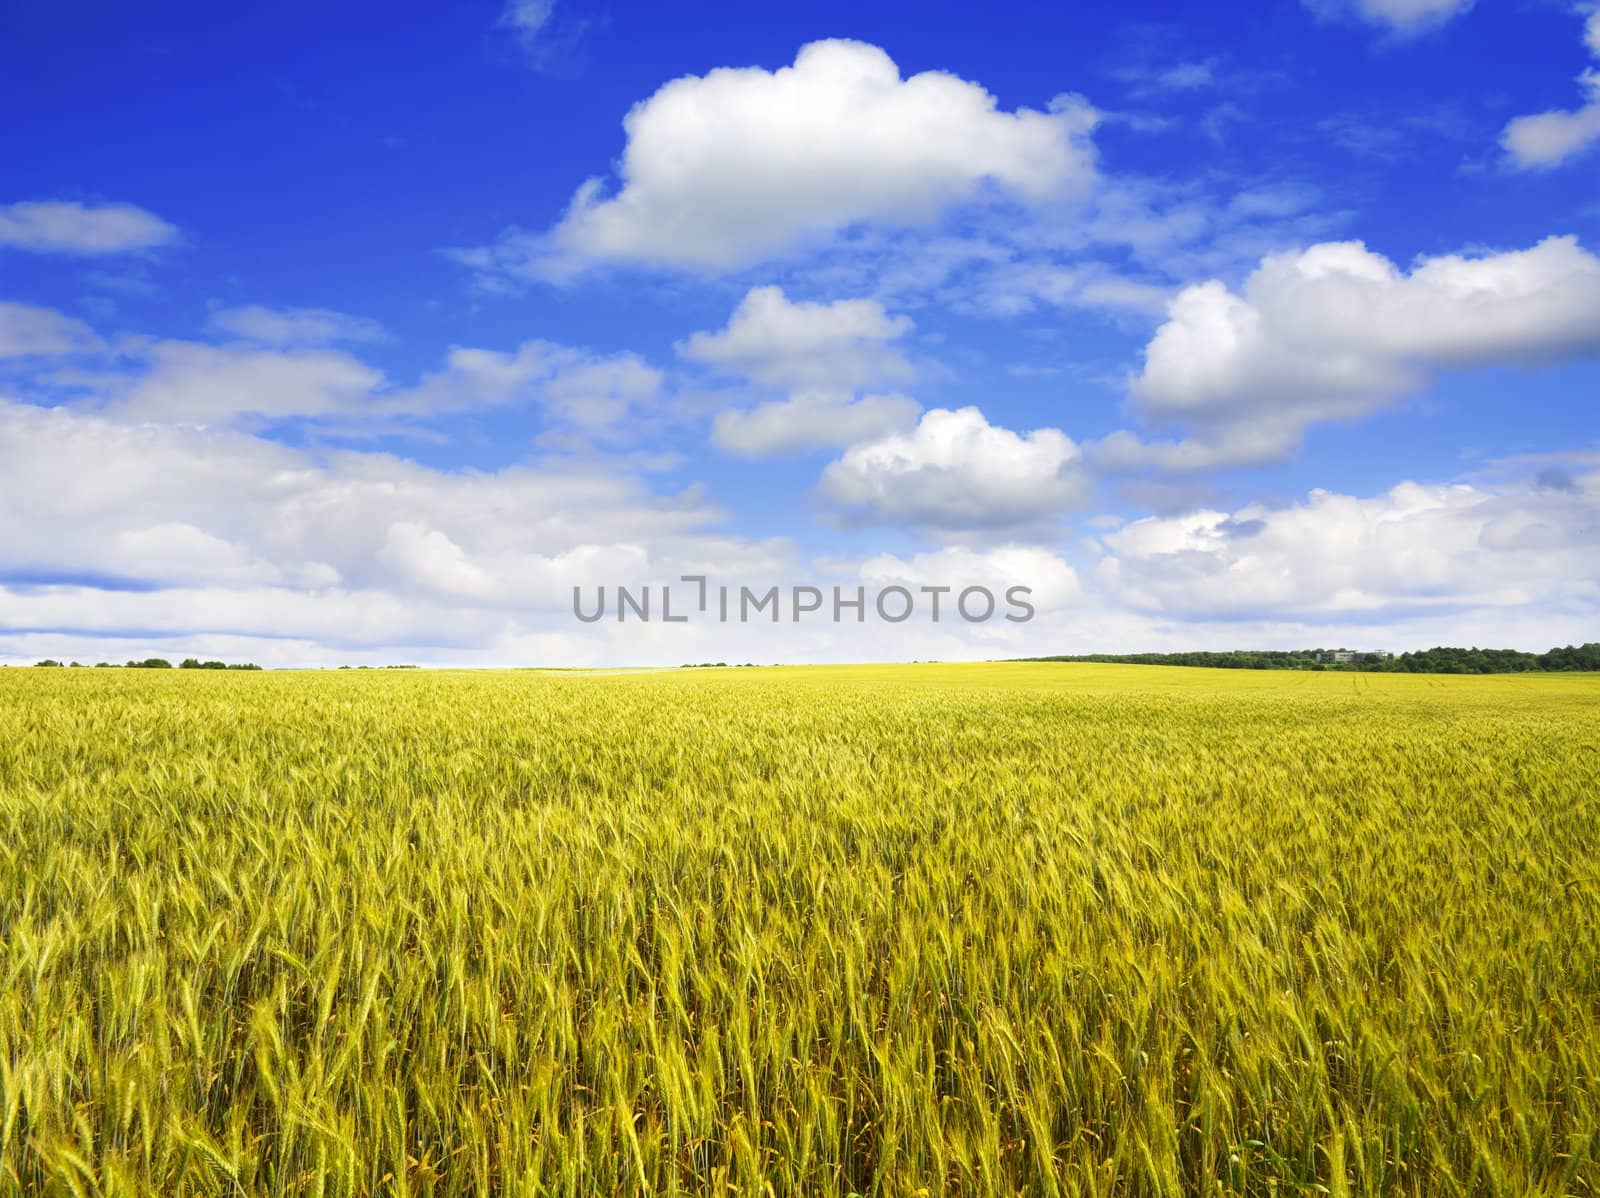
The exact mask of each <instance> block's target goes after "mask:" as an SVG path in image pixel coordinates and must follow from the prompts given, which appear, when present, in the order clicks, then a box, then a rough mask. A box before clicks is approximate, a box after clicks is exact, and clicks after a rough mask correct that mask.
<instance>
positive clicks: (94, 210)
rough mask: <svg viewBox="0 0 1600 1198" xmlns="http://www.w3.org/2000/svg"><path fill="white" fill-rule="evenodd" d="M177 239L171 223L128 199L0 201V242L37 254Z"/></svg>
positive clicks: (119, 248) (106, 250)
mask: <svg viewBox="0 0 1600 1198" xmlns="http://www.w3.org/2000/svg"><path fill="white" fill-rule="evenodd" d="M177 239H178V230H177V229H176V228H174V227H173V226H172V225H169V224H168V223H167V222H166V221H164V220H162V219H161V218H160V217H159V216H156V215H155V214H154V213H152V212H146V211H145V210H144V209H143V208H138V207H135V206H134V205H133V204H80V203H77V202H75V201H69V200H23V201H19V202H17V203H15V204H6V205H0V247H10V248H12V249H19V250H31V251H34V252H36V253H42V254H121V253H129V252H132V251H135V250H148V249H155V248H156V247H158V246H163V245H170V244H171V243H173V242H175V241H177Z"/></svg>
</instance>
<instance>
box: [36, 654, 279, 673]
mask: <svg viewBox="0 0 1600 1198" xmlns="http://www.w3.org/2000/svg"><path fill="white" fill-rule="evenodd" d="M34 664H35V666H36V667H44V668H47V669H48V668H56V669H73V670H81V669H83V668H84V665H83V663H82V662H81V661H73V662H60V661H56V660H54V659H53V658H49V657H47V658H45V659H44V660H43V661H40V662H35V663H34ZM94 668H95V669H97V670H170V669H173V668H174V667H173V664H172V663H171V662H170V661H168V660H167V659H166V658H164V657H147V658H145V659H144V660H143V661H130V662H128V663H127V664H126V665H121V666H119V665H115V664H113V663H112V662H109V661H97V662H95V663H94ZM176 668H177V669H180V670H259V669H260V668H261V667H260V666H258V665H256V663H255V662H253V661H247V662H241V663H238V664H234V663H231V662H226V661H201V660H200V659H199V658H197V657H186V658H184V659H183V660H182V661H180V662H179V663H178V665H177V667H176Z"/></svg>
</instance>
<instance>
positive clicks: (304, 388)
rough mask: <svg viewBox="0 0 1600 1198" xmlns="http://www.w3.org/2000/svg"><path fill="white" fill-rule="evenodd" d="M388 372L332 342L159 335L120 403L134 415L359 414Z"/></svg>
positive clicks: (209, 418) (217, 420) (224, 418)
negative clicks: (270, 344)
mask: <svg viewBox="0 0 1600 1198" xmlns="http://www.w3.org/2000/svg"><path fill="white" fill-rule="evenodd" d="M382 382H383V375H382V374H381V373H379V372H378V371H377V370H375V369H373V368H372V367H370V366H367V365H365V364H364V363H362V362H359V361H357V360H356V359H355V358H352V357H351V356H350V355H348V354H345V353H340V352H338V351H336V350H326V349H287V350H267V349H253V348H249V347H245V346H234V345H202V344H200V343H198V342H192V341H158V342H156V343H155V344H154V345H152V346H150V348H149V351H148V355H147V368H146V369H145V371H144V373H142V374H141V375H139V376H138V377H137V378H136V379H135V380H134V381H133V382H132V383H131V385H129V387H128V388H127V390H126V392H125V393H124V395H123V397H122V398H121V400H120V401H119V402H118V403H117V404H116V405H115V406H116V408H117V409H118V411H119V413H120V414H121V415H122V416H124V417H125V418H128V419H136V420H163V421H180V422H185V423H194V424H226V423H228V422H230V421H232V420H235V419H237V418H239V417H242V416H255V417H263V418H266V419H276V418H283V417H289V416H306V417H317V416H330V415H350V414H353V413H359V412H360V411H361V410H362V408H363V406H364V405H366V404H367V403H368V402H369V400H370V397H371V395H372V393H373V391H374V390H375V389H376V388H377V387H378V386H379V385H380V384H381V383H382Z"/></svg>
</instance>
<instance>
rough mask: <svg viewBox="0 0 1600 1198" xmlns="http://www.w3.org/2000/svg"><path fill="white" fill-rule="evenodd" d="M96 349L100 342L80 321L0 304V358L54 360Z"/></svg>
mask: <svg viewBox="0 0 1600 1198" xmlns="http://www.w3.org/2000/svg"><path fill="white" fill-rule="evenodd" d="M98 348H100V339H99V338H98V337H96V336H95V334H94V330H92V329H91V328H90V327H89V326H88V325H86V324H84V323H83V322H82V321H81V320H74V319H72V317H70V316H64V315H62V314H61V313H60V312H57V311H55V310H53V309H51V308H35V307H32V306H31V305H28V304H16V303H10V302H8V301H4V300H0V358H25V357H34V356H37V357H56V356H61V355H65V354H77V353H88V352H92V351H94V350H96V349H98Z"/></svg>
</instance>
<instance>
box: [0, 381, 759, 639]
mask: <svg viewBox="0 0 1600 1198" xmlns="http://www.w3.org/2000/svg"><path fill="white" fill-rule="evenodd" d="M62 478H71V479H73V480H74V483H73V486H71V487H70V488H63V487H61V486H59V485H57V482H56V481H55V480H59V479H62ZM723 515H724V514H723V513H722V512H721V511H720V509H718V508H717V507H716V506H715V505H714V504H712V503H711V502H710V501H709V500H708V499H706V498H705V497H704V496H703V495H701V494H699V493H698V492H694V491H689V492H684V493H680V494H676V495H667V496H658V495H655V494H653V493H652V492H650V491H649V490H648V489H647V488H646V487H645V486H644V485H643V484H642V483H641V482H640V481H639V480H638V479H636V478H634V477H631V476H628V475H625V474H617V473H615V472H613V471H610V470H606V469H602V468H600V467H593V468H579V467H577V466H570V467H568V468H564V469H563V468H558V467H556V466H554V465H547V466H535V465H522V466H514V467H508V468H506V469H503V470H499V471H495V472H474V471H467V472H461V473H451V472H444V471H437V470H433V469H430V468H427V467H424V466H421V465H418V464H416V463H413V462H407V461H404V460H402V459H399V458H395V457H391V456H389V455H385V454H378V453H366V452H356V451H339V452H334V453H326V454H313V453H310V452H307V451H303V450H297V449H291V448H289V447H287V446H284V445H280V444H277V443H275V442H272V441H269V440H266V439H264V438H260V437H256V436H251V435H249V434H247V433H243V432H237V431H232V430H225V429H204V428H197V427H192V426H174V425H164V424H152V423H140V424H133V423H126V422H123V421H120V420H117V419H115V418H112V417H108V416H105V415H98V414H90V413H84V412H79V411H75V410H72V409H68V408H38V407H33V406H30V405H27V404H20V403H12V402H6V401H3V400H0V581H3V580H5V579H7V578H16V577H21V578H26V579H33V580H36V581H37V580H41V579H43V580H50V579H57V580H70V579H73V578H77V577H82V576H93V577H96V578H101V579H110V580H113V581H114V582H116V584H117V585H118V586H120V587H122V588H123V589H125V590H127V591H128V592H129V593H135V594H137V593H141V592H149V591H161V590H171V589H184V588H196V587H198V588H202V589H205V590H208V591H217V590H223V591H226V590H234V589H237V590H248V591H252V592H255V591H259V590H261V589H262V588H277V589H281V590H284V591H292V592H295V593H296V594H297V595H301V596H307V595H309V594H312V593H316V594H320V593H323V592H326V591H330V590H331V591H337V592H338V593H339V595H345V596H348V595H351V594H357V593H362V592H369V591H370V592H377V593H379V594H388V595H400V596H404V595H407V594H411V595H416V596H419V597H421V598H423V599H426V600H428V601H429V602H434V601H437V602H445V603H451V602H461V601H470V602H471V603H473V604H474V605H477V606H485V605H487V606H490V607H499V608H503V609H508V610H534V609H537V608H544V609H546V610H548V609H551V608H556V609H562V608H565V606H566V605H567V604H568V603H569V602H570V593H571V591H570V588H571V586H572V585H573V584H574V583H575V582H578V581H582V582H584V583H586V584H587V583H590V582H594V581H603V582H608V583H615V582H631V581H643V580H644V579H645V578H647V577H652V576H654V575H655V574H656V573H658V572H666V571H670V570H672V569H674V568H678V567H681V568H683V569H690V568H694V567H696V566H701V567H703V566H704V565H705V564H706V563H707V562H716V563H717V564H718V565H720V566H723V567H728V566H729V565H730V564H733V565H735V566H736V565H737V564H739V563H745V564H749V563H755V564H756V565H759V566H760V567H761V568H769V567H770V566H771V564H772V562H773V561H775V560H781V559H783V558H784V557H785V556H786V554H787V549H786V547H784V546H783V545H781V544H780V543H776V542H769V543H761V542H748V541H741V540H739V539H738V538H734V537H729V536H727V535H725V534H722V533H720V532H718V531H717V530H716V528H715V526H716V525H717V524H719V523H720V522H721V520H722V519H723ZM108 602H109V600H108ZM340 606H341V604H340V602H339V601H338V596H335V602H333V603H331V604H330V607H331V608H335V609H337V608H339V607H340ZM207 628H208V629H214V628H215V625H208V626H207ZM233 629H234V630H235V631H242V630H253V631H254V632H256V633H258V634H267V635H276V634H279V633H285V632H292V631H293V629H292V628H286V627H284V626H282V625H279V624H271V625H269V626H262V625H253V626H252V625H249V623H248V621H246V622H244V623H238V624H235V625H234V626H233Z"/></svg>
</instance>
